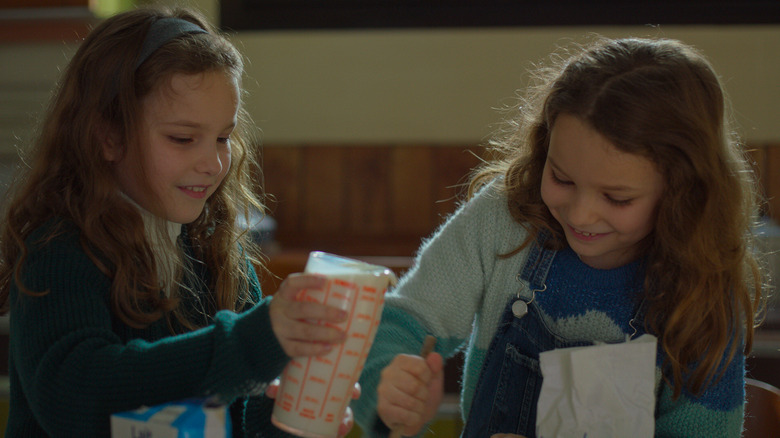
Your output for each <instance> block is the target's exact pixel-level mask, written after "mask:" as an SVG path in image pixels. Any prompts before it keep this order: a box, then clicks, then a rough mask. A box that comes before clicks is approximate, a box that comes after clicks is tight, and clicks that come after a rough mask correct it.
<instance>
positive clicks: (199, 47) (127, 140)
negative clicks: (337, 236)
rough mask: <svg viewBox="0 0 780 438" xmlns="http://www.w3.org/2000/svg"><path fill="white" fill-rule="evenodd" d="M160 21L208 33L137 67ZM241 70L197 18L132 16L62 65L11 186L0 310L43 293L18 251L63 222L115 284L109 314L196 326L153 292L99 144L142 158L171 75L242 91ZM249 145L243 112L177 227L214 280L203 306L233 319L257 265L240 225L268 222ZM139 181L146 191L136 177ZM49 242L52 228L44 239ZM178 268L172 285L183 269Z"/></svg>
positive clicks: (91, 38)
mask: <svg viewBox="0 0 780 438" xmlns="http://www.w3.org/2000/svg"><path fill="white" fill-rule="evenodd" d="M165 17H177V18H181V19H184V20H187V21H190V22H192V23H195V24H197V25H198V26H200V27H201V28H203V29H204V30H206V32H205V33H190V34H184V35H179V36H178V37H175V38H173V39H171V40H170V41H168V42H166V43H165V44H163V45H162V46H161V47H160V48H159V49H157V50H156V51H154V52H153V53H152V54H151V55H150V56H149V57H148V58H147V59H146V60H145V61H144V62H143V63H142V64H140V66H138V67H137V68H136V65H135V64H136V58H137V57H138V53H139V51H140V50H141V46H142V43H143V41H144V37H145V35H146V33H147V31H148V29H149V28H150V26H151V25H152V23H154V22H156V21H157V20H159V19H161V18H165ZM243 71H244V63H243V59H242V57H241V55H240V54H239V52H238V51H237V50H236V48H235V47H234V45H233V44H232V43H231V42H230V41H229V40H228V39H227V38H226V37H225V36H223V35H221V34H219V33H218V32H216V31H215V30H214V29H213V28H212V27H211V26H209V24H208V23H207V22H206V21H205V20H204V19H203V18H202V17H200V16H199V15H197V14H196V13H194V12H193V11H189V10H184V9H166V8H140V9H137V10H132V11H128V12H125V13H122V14H119V15H116V16H113V17H111V18H109V19H106V20H105V21H103V22H101V23H100V24H99V25H98V26H97V27H96V28H95V29H94V30H93V31H92V32H91V33H90V34H89V35H88V36H87V38H86V39H85V40H84V42H83V43H82V44H81V45H80V47H79V49H78V50H77V52H76V53H75V55H74V56H73V58H72V59H71V61H70V63H69V64H68V67H67V70H66V71H65V72H64V74H63V76H62V78H61V80H60V82H59V84H58V87H57V88H56V89H55V93H54V95H53V98H52V101H51V103H50V107H49V108H48V111H47V113H46V115H45V118H44V120H43V121H42V125H41V128H40V134H39V136H38V138H37V141H36V142H35V143H34V144H33V145H32V148H31V151H30V153H29V155H28V156H27V157H24V158H23V160H22V161H23V163H24V164H25V166H26V167H25V168H23V169H22V170H23V173H22V175H21V176H20V177H19V178H18V180H17V181H16V183H15V186H13V187H12V189H13V191H12V192H11V193H12V197H11V198H10V200H9V202H8V203H7V205H6V213H5V221H4V223H3V224H2V230H1V231H0V252H1V253H2V256H1V257H0V307H1V308H2V310H3V311H4V312H5V311H7V310H8V306H9V303H8V298H9V292H10V288H11V286H12V284H16V285H17V286H18V288H19V290H20V291H23V292H24V293H28V294H33V295H34V294H40V293H46V291H31V290H28V289H26V288H25V287H24V285H23V284H21V269H22V266H23V264H24V260H25V257H26V254H27V250H28V248H27V246H26V244H25V240H26V238H27V237H28V236H29V235H30V233H31V232H32V231H34V230H35V229H36V228H39V227H41V226H42V225H43V224H45V223H46V222H48V221H51V220H52V219H54V220H55V221H57V220H59V221H62V220H67V221H70V222H72V223H74V224H75V226H76V227H77V228H78V230H79V232H80V239H81V243H82V246H83V248H84V250H85V251H86V252H87V254H89V255H90V258H91V259H92V260H93V261H94V262H95V264H96V265H97V266H98V267H99V268H100V269H101V270H102V271H103V272H105V273H106V275H108V276H109V277H110V278H111V279H112V287H111V306H112V311H113V312H114V313H115V315H117V316H118V317H119V318H121V319H122V320H123V321H124V322H125V323H127V324H128V325H131V326H134V327H143V326H146V325H148V324H149V323H151V322H153V321H156V320H158V319H160V318H162V317H166V318H170V317H171V316H173V317H174V318H175V319H177V320H178V321H179V322H180V323H182V324H183V326H184V327H189V328H193V327H194V326H195V325H196V324H195V323H194V322H193V319H192V318H190V315H185V314H183V312H181V311H180V310H179V306H178V303H179V302H180V298H181V297H180V296H178V292H177V291H176V290H175V289H177V288H173V289H174V291H173V293H172V294H171V295H170V296H166V294H163V293H161V283H160V279H161V274H160V272H159V267H158V266H156V263H155V255H154V252H153V250H152V247H151V245H150V242H149V239H148V235H147V234H146V233H145V229H144V223H143V220H142V217H141V215H140V213H139V211H138V208H137V206H134V205H132V204H131V203H130V202H128V200H127V198H126V197H124V196H122V195H121V192H120V189H119V186H118V184H117V182H116V180H115V177H114V173H113V170H112V167H111V163H109V162H108V161H107V160H106V159H105V158H104V155H103V145H104V144H105V141H106V137H107V135H108V134H107V133H111V135H113V136H115V137H116V138H117V139H118V141H117V142H116V143H118V144H120V145H122V147H124V148H125V149H124V153H125V155H127V151H128V150H130V149H131V148H135V149H134V150H135V151H136V153H137V154H138V155H140V156H143V153H144V147H143V145H142V144H141V141H140V136H139V132H140V130H141V127H142V120H143V115H142V112H141V108H142V105H141V102H142V99H143V98H144V97H145V96H148V95H149V94H150V93H152V92H155V91H157V90H159V89H161V88H162V87H170V81H171V78H172V77H173V76H174V75H178V74H185V75H192V74H200V73H207V72H222V73H224V74H226V75H228V76H229V77H231V78H234V79H235V80H236V83H238V84H239V87H240V83H241V79H242V75H243ZM256 140H257V139H256V136H255V134H254V132H253V130H252V124H251V123H250V120H249V117H248V115H247V113H246V112H245V110H244V109H243V108H239V113H238V124H237V126H236V128H235V129H234V131H233V133H232V134H231V137H230V146H231V155H232V164H231V167H230V169H229V170H228V172H227V174H226V176H225V178H224V180H223V182H222V184H221V185H220V187H219V188H218V189H217V191H216V192H215V193H214V194H213V195H212V196H211V197H210V198H209V199H208V200H207V202H206V206H205V208H204V210H203V212H202V213H201V215H200V216H199V217H198V218H197V219H196V220H195V221H194V222H193V223H190V224H187V225H186V226H185V231H186V235H187V238H188V240H189V243H190V246H191V247H192V251H193V253H194V254H193V255H194V257H195V258H196V259H197V260H199V261H200V262H202V263H203V264H205V266H206V268H207V270H208V272H209V273H210V278H211V284H210V285H208V286H210V287H209V290H210V291H211V295H210V296H208V297H206V298H205V299H207V300H208V301H209V306H208V307H211V308H215V309H216V310H221V309H230V310H240V309H242V308H244V307H245V306H247V305H250V304H251V302H252V301H253V298H252V296H251V295H250V293H249V291H250V288H249V284H248V282H249V281H250V280H249V278H250V276H251V274H250V270H251V269H252V265H253V264H257V265H259V264H260V260H261V257H262V256H261V254H260V252H259V249H258V248H257V246H256V245H254V244H253V243H252V241H251V239H250V238H249V237H248V235H247V233H246V230H245V229H242V228H240V227H238V226H237V221H236V218H237V217H239V215H241V214H247V215H248V214H249V213H250V212H251V211H257V210H259V211H261V212H264V211H265V209H264V206H263V203H262V188H261V187H260V183H259V181H261V175H260V174H259V160H260V156H259V154H260V152H259V148H258V144H257V143H256ZM140 161H141V162H143V160H140ZM139 174H140V175H141V177H142V181H145V183H146V184H147V185H148V176H147V175H146V173H145V172H144V169H142V168H141V169H139ZM247 219H248V217H247ZM57 232H58V230H57V229H56V228H55V229H54V230H53V231H52V233H50V235H49V236H47V237H48V238H51V237H53V236H54V235H56V233H57ZM182 265H183V266H180V269H179V273H178V275H179V276H181V275H182V272H181V271H182V269H186V264H185V263H182ZM177 283H178V281H176V279H174V284H177ZM169 286H170V285H169ZM170 321H171V319H169V322H170Z"/></svg>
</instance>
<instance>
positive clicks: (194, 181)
mask: <svg viewBox="0 0 780 438" xmlns="http://www.w3.org/2000/svg"><path fill="white" fill-rule="evenodd" d="M238 93H239V92H238V84H237V82H236V80H235V79H233V78H232V77H231V76H229V75H227V74H225V73H223V72H220V71H214V72H206V73H201V74H194V75H184V74H177V75H174V76H173V78H172V79H171V81H170V87H165V86H163V87H159V88H158V89H157V90H155V91H153V92H152V93H150V94H149V95H148V96H146V97H145V98H144V99H143V100H142V109H143V122H142V132H141V135H140V136H139V140H140V142H141V146H140V147H141V148H143V149H144V151H143V153H142V154H138V153H137V151H136V152H134V149H133V148H130V149H129V150H128V152H127V154H126V155H125V156H124V157H117V156H116V151H114V152H113V153H112V152H111V151H112V150H113V149H111V148H108V149H107V151H108V152H106V155H107V158H108V159H109V161H114V162H115V163H116V166H115V172H116V176H117V179H118V182H119V185H120V188H121V189H122V191H123V192H124V193H125V194H127V195H128V196H129V197H130V198H132V199H133V200H134V201H135V202H136V203H138V204H139V205H140V206H141V207H143V208H144V209H146V210H148V211H150V212H152V213H154V214H155V215H157V216H159V217H161V218H164V219H166V220H169V221H172V222H176V223H181V224H186V223H190V222H192V221H194V220H195V219H197V218H198V216H199V215H200V214H201V212H202V211H203V208H204V206H205V204H206V200H207V199H208V198H209V196H211V195H212V194H213V193H214V192H215V191H216V190H217V188H218V187H219V185H220V184H221V183H222V180H223V179H224V177H225V174H226V173H227V171H228V169H229V168H230V134H231V132H232V131H233V128H234V127H235V125H236V120H237V113H238V105H239V94H238ZM139 155H140V156H139ZM140 162H143V169H144V172H145V174H146V178H147V180H148V186H149V189H150V190H151V192H152V193H148V191H147V189H146V188H145V187H146V185H145V184H142V183H141V178H142V176H141V175H140V174H139V171H138V168H139V167H138V164H139V163H140Z"/></svg>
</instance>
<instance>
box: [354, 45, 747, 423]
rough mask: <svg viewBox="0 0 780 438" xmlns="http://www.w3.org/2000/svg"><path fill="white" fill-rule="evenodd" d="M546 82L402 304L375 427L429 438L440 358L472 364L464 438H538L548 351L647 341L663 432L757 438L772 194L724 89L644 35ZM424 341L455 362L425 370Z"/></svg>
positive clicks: (392, 308)
mask: <svg viewBox="0 0 780 438" xmlns="http://www.w3.org/2000/svg"><path fill="white" fill-rule="evenodd" d="M556 59H558V58H556ZM560 59H563V58H560ZM544 73H545V74H549V76H545V74H542V73H541V72H540V74H539V76H538V78H539V81H538V83H537V84H536V85H535V86H534V87H532V88H531V91H530V93H529V95H528V96H527V99H526V100H525V101H524V102H523V104H522V105H520V106H519V115H518V116H517V117H516V118H515V119H514V121H513V122H512V129H509V130H507V131H506V132H507V134H506V135H505V136H502V137H500V138H498V139H497V140H495V141H494V142H493V145H494V146H495V149H496V151H497V152H498V153H499V155H498V158H497V159H496V160H494V161H491V162H487V163H486V164H485V165H484V166H483V167H481V168H480V169H478V170H477V172H476V173H475V174H474V176H473V178H472V180H471V184H470V186H469V200H468V202H466V203H465V204H464V205H462V206H461V207H460V208H459V210H458V211H457V212H456V213H455V214H454V215H452V216H451V217H450V218H449V219H448V220H447V222H446V223H445V224H444V225H443V226H442V227H441V228H440V229H439V230H438V231H437V232H436V233H435V234H434V235H433V236H432V237H431V238H430V239H428V240H426V241H425V242H424V244H423V245H422V248H421V250H420V252H419V255H418V258H417V260H416V264H415V266H414V267H413V268H412V269H411V270H410V271H409V272H408V273H407V275H406V276H405V278H403V279H402V280H401V282H400V283H399V285H398V287H397V288H396V289H395V290H394V291H393V292H392V293H391V294H389V295H388V297H387V306H386V308H385V312H384V315H383V320H382V324H381V325H380V329H379V333H378V335H377V338H376V341H375V343H374V348H373V350H372V352H371V354H370V356H369V358H368V361H367V364H366V368H365V370H364V371H363V375H362V377H361V385H362V386H363V396H362V398H361V400H360V401H359V402H358V403H357V404H356V406H355V408H356V418H357V420H358V421H359V422H360V423H361V425H362V427H363V429H364V430H365V431H366V432H367V434H368V435H369V436H382V435H383V434H385V433H387V431H388V429H389V428H393V429H395V430H398V431H400V432H402V433H403V434H404V435H414V434H416V433H419V432H420V431H421V430H422V428H423V426H424V425H425V424H426V423H427V422H428V421H430V420H431V419H432V418H433V416H434V414H435V412H436V409H437V407H438V405H439V404H440V402H441V399H442V392H443V390H442V381H443V378H442V356H443V357H450V356H452V355H454V354H455V353H457V352H458V351H461V350H463V351H465V364H464V369H463V376H462V380H461V384H462V393H461V410H462V414H463V418H464V420H465V427H464V431H463V436H465V437H491V436H494V435H495V436H502V435H504V434H510V435H511V436H516V435H521V436H526V437H533V436H536V427H535V426H536V410H537V401H538V398H539V394H540V389H541V384H542V381H543V379H542V375H541V373H540V371H539V353H541V352H544V351H548V350H552V349H556V348H563V347H570V346H579V345H591V344H593V343H594V342H607V343H617V342H622V341H625V339H626V338H627V337H628V338H631V337H636V336H638V335H641V334H643V333H649V334H652V335H654V336H656V337H657V338H658V352H657V358H656V379H655V388H656V390H655V397H656V401H655V433H656V435H658V436H668V435H675V436H706V437H714V436H739V434H740V432H741V426H742V415H743V405H744V391H743V384H744V354H746V353H747V352H749V351H750V346H751V343H752V340H753V323H754V313H755V310H756V309H757V306H758V303H757V301H758V300H759V299H760V298H761V278H760V275H759V271H758V268H757V264H756V260H755V259H754V255H753V253H752V250H753V248H752V242H751V240H750V226H751V223H752V220H753V219H754V213H755V212H756V204H757V197H756V195H755V186H754V175H753V173H752V172H751V170H750V168H749V166H748V164H747V162H746V160H745V158H744V157H743V155H742V153H741V150H740V148H739V146H738V144H737V142H736V140H735V138H733V137H732V135H731V130H730V129H729V128H728V125H727V121H726V120H725V109H726V105H725V102H724V96H723V92H722V89H721V85H720V83H719V80H718V78H717V76H716V74H715V73H714V72H713V70H712V68H711V66H710V64H709V63H708V62H707V61H706V60H705V59H704V58H703V57H702V56H701V55H700V54H698V53H697V52H696V51H694V50H693V49H692V48H690V47H688V46H685V45H683V44H682V43H680V42H677V41H670V40H642V39H624V40H603V41H599V42H597V43H595V44H593V45H592V46H591V47H589V48H587V49H585V50H584V51H582V52H581V53H578V54H576V55H573V56H571V57H570V58H568V59H567V60H565V61H563V62H562V65H560V68H559V69H557V70H553V69H549V70H544ZM426 334H432V335H434V336H436V338H437V339H438V344H437V351H438V353H433V354H431V355H429V356H428V357H427V358H425V359H424V358H421V357H419V356H416V355H415V354H416V352H417V351H418V350H419V348H420V345H421V342H422V340H423V338H424V336H425V335H426Z"/></svg>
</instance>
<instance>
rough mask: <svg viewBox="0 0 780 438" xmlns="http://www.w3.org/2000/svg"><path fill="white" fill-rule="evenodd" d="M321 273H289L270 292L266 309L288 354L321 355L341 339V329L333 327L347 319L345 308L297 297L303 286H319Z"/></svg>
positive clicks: (322, 278) (297, 355)
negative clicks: (270, 299) (302, 299)
mask: <svg viewBox="0 0 780 438" xmlns="http://www.w3.org/2000/svg"><path fill="white" fill-rule="evenodd" d="M325 282H326V279H325V277H322V276H319V275H312V274H293V275H290V276H289V277H287V278H286V279H285V280H284V281H283V282H282V285H281V286H279V290H278V291H277V292H276V294H274V297H273V300H272V301H271V306H270V309H269V313H270V317H271V328H272V329H273V331H274V334H275V335H276V338H277V340H278V341H279V343H280V344H281V345H282V348H283V349H284V352H285V353H286V354H287V355H288V356H290V357H301V356H321V355H324V354H327V353H328V352H329V351H330V350H331V349H332V348H333V345H334V344H339V343H341V342H344V340H345V333H344V331H342V330H340V329H338V328H336V327H334V325H335V324H338V323H341V322H344V321H345V320H346V319H347V312H345V311H343V310H341V309H338V308H335V307H331V306H326V305H323V304H319V303H315V302H309V301H300V300H298V299H297V297H298V295H299V294H300V292H301V291H303V290H305V289H320V288H322V287H323V286H324V285H325Z"/></svg>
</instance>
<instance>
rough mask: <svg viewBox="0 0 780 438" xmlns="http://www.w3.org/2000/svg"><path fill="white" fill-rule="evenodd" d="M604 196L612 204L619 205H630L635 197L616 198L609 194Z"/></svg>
mask: <svg viewBox="0 0 780 438" xmlns="http://www.w3.org/2000/svg"><path fill="white" fill-rule="evenodd" d="M604 196H605V197H606V198H607V201H608V202H609V203H610V204H612V205H616V206H618V207H625V206H627V205H630V204H631V201H633V199H615V198H613V197H611V196H609V195H604Z"/></svg>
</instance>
